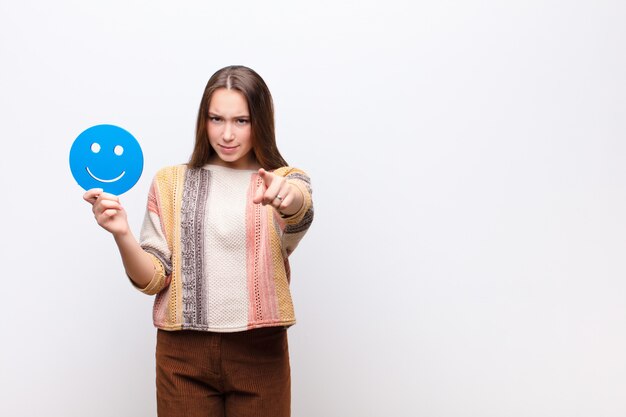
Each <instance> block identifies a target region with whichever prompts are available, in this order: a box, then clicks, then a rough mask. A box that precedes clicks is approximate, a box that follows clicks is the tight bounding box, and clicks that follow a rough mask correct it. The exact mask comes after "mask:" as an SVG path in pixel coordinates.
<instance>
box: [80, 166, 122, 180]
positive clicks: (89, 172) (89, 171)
mask: <svg viewBox="0 0 626 417" xmlns="http://www.w3.org/2000/svg"><path fill="white" fill-rule="evenodd" d="M85 168H87V173H88V174H89V175H91V178H93V179H94V180H96V181H100V182H115V181H117V180H119V179H121V178H122V177H123V176H124V174H126V171H122V173H121V174H120V175H118V176H117V177H115V178H113V179H112V180H103V179H102V178H98V177H96V176H95V175H93V173H92V172H91V170H89V167H85Z"/></svg>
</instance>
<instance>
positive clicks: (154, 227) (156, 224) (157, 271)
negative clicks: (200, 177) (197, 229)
mask: <svg viewBox="0 0 626 417" xmlns="http://www.w3.org/2000/svg"><path fill="white" fill-rule="evenodd" d="M158 188H159V185H158V182H157V178H156V177H155V179H154V180H153V181H152V185H151V186H150V191H149V193H148V204H147V207H146V214H145V217H144V220H143V225H142V227H141V233H140V237H139V244H140V246H141V248H142V249H143V250H144V251H145V252H146V253H148V255H150V258H151V260H152V264H153V265H154V275H153V277H152V280H151V281H150V283H149V284H148V285H147V286H146V287H145V288H138V287H137V286H136V285H135V287H137V289H139V290H140V291H141V292H143V293H145V294H148V295H153V294H157V293H158V292H160V291H161V290H162V289H163V288H165V287H166V286H167V285H168V284H169V276H170V274H171V273H172V251H171V249H170V247H169V244H168V242H167V239H166V236H165V229H164V227H163V224H162V218H161V213H162V210H161V201H160V198H159V189H158ZM131 282H132V281H131ZM133 285H134V283H133Z"/></svg>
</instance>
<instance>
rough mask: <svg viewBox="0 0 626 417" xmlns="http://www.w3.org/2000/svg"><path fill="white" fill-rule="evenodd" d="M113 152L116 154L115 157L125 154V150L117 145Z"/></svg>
mask: <svg viewBox="0 0 626 417" xmlns="http://www.w3.org/2000/svg"><path fill="white" fill-rule="evenodd" d="M113 152H115V155H117V156H121V155H122V154H123V153H124V148H122V147H121V146H120V145H117V146H116V147H115V149H113Z"/></svg>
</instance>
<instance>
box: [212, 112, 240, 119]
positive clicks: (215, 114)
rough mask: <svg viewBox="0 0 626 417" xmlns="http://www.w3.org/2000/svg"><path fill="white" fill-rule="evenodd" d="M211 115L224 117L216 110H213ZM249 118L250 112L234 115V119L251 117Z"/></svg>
mask: <svg viewBox="0 0 626 417" xmlns="http://www.w3.org/2000/svg"><path fill="white" fill-rule="evenodd" d="M209 116H212V117H224V116H222V115H221V114H219V113H215V112H212V111H210V112H209ZM249 118H250V115H249V114H242V115H239V116H233V119H249Z"/></svg>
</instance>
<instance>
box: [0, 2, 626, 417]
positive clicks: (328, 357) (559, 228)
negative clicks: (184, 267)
mask: <svg viewBox="0 0 626 417" xmlns="http://www.w3.org/2000/svg"><path fill="white" fill-rule="evenodd" d="M624 22H626V3H624V2H622V1H618V0H616V1H602V0H600V1H598V0H596V1H592V0H589V1H582V0H581V1H577V0H573V1H572V0H568V1H565V0H563V1H549V0H548V1H546V0H543V1H534V0H531V1H508V2H507V1H478V0H472V1H452V0H449V1H430V2H424V1H417V2H410V1H408V0H407V1H402V0H388V1H384V2H383V1H363V0H361V1H356V0H353V1H343V2H334V1H328V0H321V1H316V2H309V3H301V2H289V1H281V2H272V1H269V2H267V1H266V2H258V1H243V0H242V1H238V2H228V1H223V2H212V1H181V2H176V3H175V2H166V1H161V0H151V1H147V0H146V1H139V0H124V1H121V0H110V1H106V2H94V1H78V0H74V1H72V0H59V1H54V2H48V1H43V0H38V1H34V0H20V1H9V0H1V1H0V119H1V123H0V137H1V143H2V145H1V151H0V162H1V164H2V173H3V175H2V176H0V189H1V190H2V193H1V194H0V195H1V196H0V219H1V221H2V226H1V230H2V233H1V237H0V256H1V257H2V262H1V264H2V267H3V268H2V280H1V284H0V285H1V288H2V292H1V294H2V296H1V300H2V301H1V302H0V334H1V335H2V336H1V342H0V384H1V386H0V415H2V416H63V417H70V416H81V417H82V416H91V417H98V416H154V415H155V414H156V407H155V397H154V344H155V341H154V334H155V330H154V329H153V327H152V324H151V303H152V299H151V298H149V297H146V296H144V295H143V294H140V293H138V292H136V291H134V290H133V289H132V288H131V287H130V285H129V284H128V283H127V281H126V279H125V276H124V274H123V269H122V267H121V263H120V261H119V258H118V255H117V251H116V249H115V246H114V244H113V241H112V239H111V237H110V236H109V235H108V234H107V233H106V232H104V231H103V230H101V229H100V228H99V227H98V226H97V225H96V224H95V222H94V221H93V218H92V215H91V211H90V209H89V206H88V205H87V204H86V203H84V202H83V201H82V198H81V196H82V193H83V192H82V190H81V189H80V188H79V187H78V185H76V183H75V182H74V180H73V178H72V177H71V175H70V171H69V165H68V155H69V148H70V145H71V143H72V141H73V140H74V138H75V137H76V136H77V135H78V134H79V133H80V132H81V131H82V130H84V129H85V128H87V127H89V126H92V125H95V124H100V123H112V124H117V125H120V126H122V127H124V128H126V129H128V130H129V131H131V132H132V133H133V134H134V135H135V136H136V137H137V138H138V139H139V140H140V142H141V143H142V146H143V149H144V154H145V158H146V162H145V169H144V175H143V177H142V178H141V180H140V182H139V183H138V185H137V186H136V187H135V188H134V189H132V190H131V191H130V192H128V193H126V194H124V196H123V201H124V203H125V205H126V206H127V209H128V211H129V212H130V215H131V219H130V220H131V224H132V226H133V227H134V228H135V230H136V231H138V229H139V226H140V223H141V219H142V217H143V211H144V207H145V199H146V194H147V189H148V184H149V181H150V178H151V177H152V175H153V174H154V173H155V171H156V170H157V169H158V168H159V167H161V166H164V165H170V164H174V163H180V162H184V161H186V160H187V158H188V156H189V153H190V151H191V147H192V143H193V129H194V123H195V117H196V112H197V107H198V104H199V100H200V97H201V94H202V90H203V88H204V85H205V83H206V81H207V80H208V77H209V76H210V75H211V74H212V73H213V72H214V71H215V70H217V69H218V68H221V67H223V66H225V65H229V64H235V63H236V64H244V65H248V66H250V67H252V68H254V69H256V70H257V71H258V72H259V73H260V74H261V75H262V76H263V77H264V78H265V80H266V81H267V83H268V85H269V86H270V89H271V90H272V93H273V95H274V99H275V104H276V108H277V125H278V127H277V129H278V132H277V133H278V141H279V146H280V148H281V150H282V152H283V154H284V155H285V156H286V158H287V160H288V161H290V163H291V164H292V165H295V166H299V167H302V168H304V169H306V170H307V171H308V172H309V173H310V174H311V176H312V177H313V181H314V187H315V194H314V197H315V204H316V220H315V222H314V224H313V227H312V229H311V230H310V232H309V235H308V236H307V237H306V238H305V240H304V241H303V242H302V244H301V246H300V247H299V249H298V250H297V251H296V252H295V254H294V255H293V257H292V267H293V271H294V273H293V283H292V288H293V293H294V297H295V302H296V309H297V314H298V318H299V323H298V325H296V326H295V327H293V328H292V329H291V330H290V342H291V352H292V372H293V415H294V416H295V417H317V416H325V417H335V416H336V417H346V416H359V417H369V416H372V417H374V416H376V417H379V416H380V417H384V416H427V417H452V416H460V417H469V416H476V417H488V416H494V417H504V416H507V417H509V416H510V417H518V416H519V417H522V416H533V417H535V416H546V417H548V416H549V417H556V416H563V417H575V416H581V417H588V416H594V417H600V416H620V417H623V416H624V415H626V399H625V397H624V393H625V392H626V280H625V279H624V278H626V164H625V158H626V117H625V115H626V113H625V112H626V24H624Z"/></svg>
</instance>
